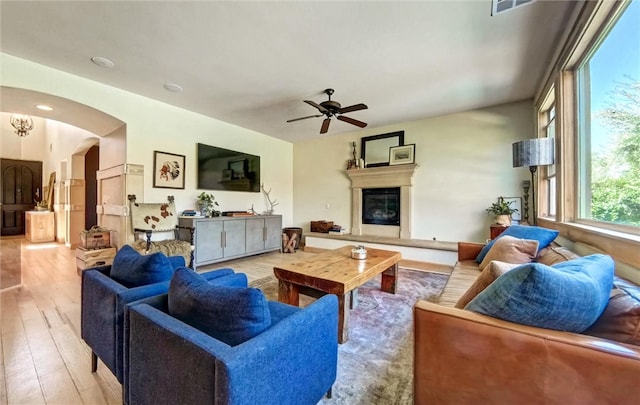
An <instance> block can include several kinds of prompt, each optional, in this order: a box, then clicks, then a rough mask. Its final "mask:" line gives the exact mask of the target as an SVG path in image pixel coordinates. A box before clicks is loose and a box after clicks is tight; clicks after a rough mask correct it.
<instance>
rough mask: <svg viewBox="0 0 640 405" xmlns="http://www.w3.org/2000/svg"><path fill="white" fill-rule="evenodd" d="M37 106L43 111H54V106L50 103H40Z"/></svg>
mask: <svg viewBox="0 0 640 405" xmlns="http://www.w3.org/2000/svg"><path fill="white" fill-rule="evenodd" d="M36 108H37V109H38V110H42V111H53V108H51V107H49V106H48V105H44V104H38V105H37V106H36Z"/></svg>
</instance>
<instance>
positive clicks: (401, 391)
mask: <svg viewBox="0 0 640 405" xmlns="http://www.w3.org/2000/svg"><path fill="white" fill-rule="evenodd" d="M448 278H449V276H448V275H446V274H439V273H430V272H424V271H416V270H408V269H402V268H401V269H399V270H398V281H397V292H396V294H389V293H386V292H383V291H380V277H379V276H378V277H377V278H374V279H373V280H371V281H369V282H367V283H366V284H364V285H363V286H362V287H360V289H359V290H358V305H357V307H356V308H355V309H353V310H351V313H350V319H349V340H348V341H347V342H346V343H344V344H341V345H339V346H338V377H337V379H336V383H335V384H334V386H333V396H332V398H324V399H323V400H322V401H320V402H319V404H322V405H325V404H326V405H328V404H345V405H346V404H349V405H355V404H362V405H364V404H367V405H371V404H379V405H383V404H384V405H391V404H398V405H400V404H402V405H404V404H411V403H413V306H414V304H415V303H416V301H417V300H421V299H423V300H427V301H433V302H435V301H437V299H438V297H439V296H440V293H441V292H442V289H443V288H444V286H445V284H446V282H447V279H448ZM251 286H252V287H256V288H259V289H261V290H262V291H263V292H264V293H265V295H266V296H267V298H268V299H270V300H277V298H278V282H277V280H276V278H275V277H274V276H269V277H265V278H263V279H260V280H256V281H254V282H252V283H251ZM312 301H313V298H310V297H306V296H302V295H301V296H300V304H301V306H305V305H308V304H309V303H311V302H312Z"/></svg>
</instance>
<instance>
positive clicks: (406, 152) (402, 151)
mask: <svg viewBox="0 0 640 405" xmlns="http://www.w3.org/2000/svg"><path fill="white" fill-rule="evenodd" d="M415 162H416V144H415V143H412V144H410V145H402V146H394V147H391V148H389V164H390V165H404V164H407V163H415Z"/></svg>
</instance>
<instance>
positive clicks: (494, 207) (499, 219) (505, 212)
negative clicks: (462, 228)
mask: <svg viewBox="0 0 640 405" xmlns="http://www.w3.org/2000/svg"><path fill="white" fill-rule="evenodd" d="M512 202H513V201H508V202H507V201H505V199H504V197H498V201H497V202H494V203H493V204H491V205H490V206H489V208H487V209H486V210H485V211H486V212H487V214H489V215H493V216H495V217H496V224H498V225H502V226H509V225H511V214H513V213H514V212H518V209H517V208H512V207H511V203H512Z"/></svg>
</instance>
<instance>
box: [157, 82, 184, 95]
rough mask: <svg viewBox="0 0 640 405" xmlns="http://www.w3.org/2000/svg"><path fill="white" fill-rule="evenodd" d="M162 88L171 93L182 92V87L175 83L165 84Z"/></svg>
mask: <svg viewBox="0 0 640 405" xmlns="http://www.w3.org/2000/svg"><path fill="white" fill-rule="evenodd" d="M162 87H164V89H165V90H166V91H170V92H172V93H180V92H182V86H180V85H177V84H175V83H165V84H164V85H163V86H162Z"/></svg>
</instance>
